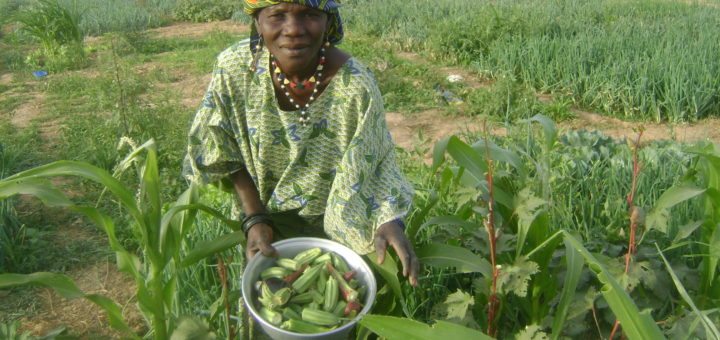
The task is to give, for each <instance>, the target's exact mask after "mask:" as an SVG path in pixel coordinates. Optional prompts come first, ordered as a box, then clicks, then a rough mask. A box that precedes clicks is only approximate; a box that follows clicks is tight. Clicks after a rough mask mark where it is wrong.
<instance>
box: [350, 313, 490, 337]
mask: <svg viewBox="0 0 720 340" xmlns="http://www.w3.org/2000/svg"><path fill="white" fill-rule="evenodd" d="M360 324H361V325H362V326H364V327H367V328H369V329H370V330H372V331H373V332H374V333H375V334H377V335H379V336H381V337H384V338H386V339H387V340H435V339H437V340H447V339H453V340H492V339H493V338H491V337H489V336H487V335H485V334H484V333H482V332H480V331H477V330H474V329H472V328H467V327H463V326H460V325H456V324H454V323H451V322H446V321H437V322H435V324H434V325H432V326H429V325H427V324H424V323H422V322H419V321H415V320H411V319H406V318H398V317H393V316H381V315H372V314H371V315H366V316H364V317H363V318H362V319H361V320H360Z"/></svg>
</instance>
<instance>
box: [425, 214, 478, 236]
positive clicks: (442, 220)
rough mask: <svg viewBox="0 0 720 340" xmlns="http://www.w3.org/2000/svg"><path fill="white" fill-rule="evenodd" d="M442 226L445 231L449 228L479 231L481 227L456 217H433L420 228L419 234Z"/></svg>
mask: <svg viewBox="0 0 720 340" xmlns="http://www.w3.org/2000/svg"><path fill="white" fill-rule="evenodd" d="M434 225H436V226H440V227H442V229H443V230H446V229H448V228H452V227H455V228H464V229H465V230H468V231H469V230H475V229H478V228H479V227H480V226H478V225H477V224H475V223H472V222H468V221H465V220H463V219H461V218H458V217H456V216H437V217H433V218H431V219H430V220H428V221H427V222H425V223H424V224H423V225H422V226H420V229H418V231H417V232H420V231H422V230H425V228H428V227H430V226H434Z"/></svg>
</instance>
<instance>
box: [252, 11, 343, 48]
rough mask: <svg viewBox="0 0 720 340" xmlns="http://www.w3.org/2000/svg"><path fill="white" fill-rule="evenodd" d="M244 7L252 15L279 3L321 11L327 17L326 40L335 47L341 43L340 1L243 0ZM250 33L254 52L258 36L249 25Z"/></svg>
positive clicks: (258, 39)
mask: <svg viewBox="0 0 720 340" xmlns="http://www.w3.org/2000/svg"><path fill="white" fill-rule="evenodd" d="M244 1H245V5H244V6H243V9H244V10H245V13H247V14H250V15H254V14H255V13H257V12H258V11H259V10H261V9H263V8H265V7H270V6H273V5H277V4H279V3H281V2H289V3H294V4H300V5H305V6H308V7H312V8H314V9H317V10H321V11H323V12H325V13H327V14H328V15H329V19H330V29H329V31H328V32H327V40H328V42H330V43H331V44H333V45H335V44H337V43H339V42H340V41H342V38H343V35H344V32H343V25H342V19H340V12H339V11H338V8H340V0H244ZM251 27H252V32H251V33H250V48H251V49H252V51H253V52H254V51H255V50H256V48H257V46H258V44H259V43H260V35H259V34H258V32H257V29H256V28H255V25H251Z"/></svg>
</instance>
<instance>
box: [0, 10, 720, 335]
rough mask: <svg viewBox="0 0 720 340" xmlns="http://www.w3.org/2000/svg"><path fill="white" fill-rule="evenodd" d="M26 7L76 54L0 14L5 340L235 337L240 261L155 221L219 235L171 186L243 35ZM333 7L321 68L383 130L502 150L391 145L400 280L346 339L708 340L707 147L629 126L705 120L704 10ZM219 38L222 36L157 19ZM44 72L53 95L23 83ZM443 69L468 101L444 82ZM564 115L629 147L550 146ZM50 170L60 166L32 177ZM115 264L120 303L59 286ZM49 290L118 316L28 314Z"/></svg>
mask: <svg viewBox="0 0 720 340" xmlns="http://www.w3.org/2000/svg"><path fill="white" fill-rule="evenodd" d="M47 3H48V4H59V5H60V7H58V8H64V9H67V10H68V12H67V13H69V17H71V18H74V19H73V20H74V22H75V24H73V25H74V27H76V28H77V29H78V32H80V34H81V37H85V38H84V40H82V39H81V40H80V41H74V40H72V39H70V38H66V37H67V36H71V34H66V35H63V34H55V33H60V32H61V31H63V32H64V30H65V29H66V27H68V23H67V22H66V21H63V20H61V19H58V17H57V16H55V17H52V16H44V15H45V14H43V13H47V12H42V11H40V12H38V11H37V9H36V8H37V7H33V6H34V5H33V4H35V2H34V1H30V0H0V10H2V16H1V17H0V26H1V27H2V30H0V289H1V290H0V338H2V339H5V338H8V339H21V337H20V336H21V334H22V333H23V332H25V331H30V330H31V329H32V330H33V331H34V332H35V333H34V334H32V336H35V337H41V336H43V335H45V334H48V332H50V331H51V330H52V329H55V330H56V331H57V332H58V333H62V334H63V335H62V336H68V337H71V338H72V337H76V338H82V339H88V338H90V339H93V338H127V337H130V338H154V339H166V338H169V336H170V334H172V332H173V331H175V330H176V328H178V327H180V325H182V327H189V328H192V329H196V330H203V329H204V327H206V326H207V327H208V330H209V331H211V332H212V333H214V334H215V335H217V337H219V338H231V335H235V338H238V337H239V338H243V337H242V336H244V335H247V333H248V332H251V329H250V327H248V322H247V320H244V319H243V318H244V317H245V318H246V317H247V316H246V315H245V314H244V313H243V311H242V308H241V307H240V306H239V303H238V301H240V297H239V289H240V287H239V280H238V279H237V278H238V277H239V276H240V275H241V270H242V268H243V262H244V259H243V255H242V252H239V251H237V249H235V248H232V247H230V248H228V247H224V248H222V249H220V248H218V249H217V250H219V251H217V252H214V251H211V250H215V249H210V248H211V247H208V246H207V243H206V242H211V241H212V240H214V239H216V238H218V237H223V236H225V237H234V238H235V239H234V240H235V243H237V242H239V241H240V239H239V238H237V237H239V236H237V235H238V234H234V233H233V229H232V227H233V225H232V223H229V224H227V223H223V222H220V221H219V220H218V219H217V216H215V217H213V216H211V215H209V214H206V213H200V212H198V213H197V215H193V214H194V213H195V212H192V213H190V212H189V213H188V214H187V215H183V216H184V217H190V218H185V219H172V220H171V219H167V220H165V221H166V222H167V223H168V226H169V228H170V229H169V230H170V231H167V230H166V231H164V232H160V231H159V227H158V226H159V225H160V223H161V221H163V219H162V218H161V216H162V215H163V214H167V213H168V212H173V211H174V210H173V206H175V207H176V208H175V209H178V208H177V207H178V206H181V205H184V204H188V203H198V204H204V205H207V206H209V207H212V208H214V209H216V210H217V211H218V212H219V214H220V215H221V216H230V209H231V208H230V206H229V201H230V196H228V195H227V194H226V193H224V192H222V191H220V190H217V189H215V188H199V189H197V190H198V191H197V192H194V193H189V192H187V191H186V189H187V188H188V185H187V183H186V182H185V180H184V179H182V178H181V177H180V170H181V161H182V157H183V156H184V153H185V147H184V146H183V145H185V144H186V137H185V136H186V132H187V129H188V124H189V122H190V120H191V118H192V116H193V114H194V109H195V107H196V106H197V104H198V103H199V102H200V99H201V98H200V96H199V95H198V93H199V94H202V91H203V88H204V86H205V85H206V84H205V83H207V81H208V77H207V74H209V72H210V71H211V69H212V65H213V62H214V57H215V55H217V53H219V51H221V50H223V49H224V48H225V47H227V46H229V45H230V44H232V43H233V42H235V41H237V40H239V39H243V38H245V37H246V35H247V34H248V33H247V32H248V28H247V26H246V25H247V24H246V23H247V19H246V18H244V17H243V14H242V13H241V12H239V11H238V8H239V7H236V6H237V2H232V1H225V0H206V1H196V2H188V1H175V0H153V1H150V0H146V1H130V0H128V1H106V2H95V1H86V0H77V1H70V0H61V1H59V3H56V2H54V1H47ZM344 3H345V4H344V8H343V9H342V14H343V17H344V19H345V22H346V25H347V26H346V30H347V32H348V34H347V36H346V39H345V41H344V42H343V44H342V45H341V48H343V49H345V50H347V51H348V52H350V53H351V54H353V55H354V56H356V57H357V58H359V59H361V60H363V62H365V63H366V64H367V65H368V66H370V67H371V69H372V70H373V72H374V73H375V75H376V78H377V80H378V82H379V85H380V88H381V91H382V93H383V97H384V100H385V107H386V109H387V110H388V112H393V113H399V114H401V115H404V116H407V117H415V116H414V115H416V114H419V113H423V112H428V111H432V112H435V113H436V119H438V120H443V119H444V120H453V119H461V118H466V117H471V116H472V117H478V118H477V119H478V120H481V121H484V122H485V123H486V124H487V130H488V131H498V129H500V128H502V131H503V133H502V134H499V133H498V134H484V133H474V134H471V133H457V134H456V135H455V136H450V135H446V136H440V137H441V138H438V139H439V140H436V139H425V138H424V136H423V135H422V133H423V132H422V131H418V132H417V133H418V134H419V136H418V137H419V138H418V142H413V143H414V144H413V145H414V147H413V148H411V149H400V148H398V150H397V152H398V154H399V156H400V159H401V163H402V166H403V169H404V171H405V174H406V175H407V176H408V178H409V179H410V180H411V181H412V183H413V185H414V187H415V190H416V198H415V201H414V203H413V212H412V214H411V215H410V216H409V217H408V218H407V221H406V222H407V230H406V232H407V234H408V236H409V237H410V240H411V242H412V243H413V245H414V247H415V249H416V251H417V253H418V255H419V257H420V258H421V262H422V264H423V268H422V274H421V277H420V285H419V286H418V287H411V286H410V285H408V284H407V283H406V282H405V280H404V279H403V278H402V275H401V274H400V273H398V272H397V270H398V267H397V266H396V265H394V262H395V263H399V262H397V259H395V261H388V262H386V265H385V266H384V267H383V269H378V270H379V271H378V274H380V273H383V275H382V277H383V280H382V282H383V285H382V286H381V287H380V288H381V292H380V293H379V294H378V299H377V301H376V304H375V306H374V308H373V312H372V313H373V314H374V315H375V316H373V317H369V318H366V319H364V320H363V321H362V323H361V324H362V327H359V328H358V330H357V331H356V333H355V334H353V337H354V338H356V339H367V338H373V337H375V336H374V335H370V334H371V333H373V332H374V333H375V334H377V335H379V336H381V337H385V338H387V339H401V338H402V339H403V340H405V339H408V337H409V338H413V339H415V338H417V339H441V338H445V337H448V336H455V337H461V338H462V336H461V333H460V332H465V333H462V334H467V339H479V338H482V337H483V336H485V335H486V334H489V335H491V336H492V337H494V338H498V339H546V338H550V339H578V338H582V339H600V338H602V339H608V338H609V337H610V335H611V333H616V334H615V337H614V338H615V339H619V338H620V337H621V335H620V334H621V333H622V334H624V336H625V337H627V338H629V339H658V338H661V337H662V336H664V337H665V338H668V339H720V332H718V329H717V325H718V324H720V279H719V278H718V274H720V269H719V268H720V266H719V262H718V261H720V255H719V254H718V249H720V213H719V211H720V209H719V208H718V207H720V146H718V144H714V143H713V142H710V141H705V142H697V143H694V144H687V143H680V142H678V141H674V140H660V141H646V139H644V138H645V136H643V137H640V138H639V137H638V135H639V134H640V133H641V132H642V123H645V124H648V125H650V124H658V123H660V124H664V123H673V124H674V123H679V122H686V123H690V122H694V123H696V124H698V125H703V124H710V123H709V122H711V121H714V120H715V119H717V118H720V117H719V116H720V78H719V77H718V71H720V59H718V58H717V56H718V55H720V40H718V39H717V38H716V37H717V36H720V7H719V6H717V3H714V2H712V1H708V2H692V1H690V2H685V1H670V0H663V1H661V0H644V1H581V0H575V1H570V0H556V1H547V2H538V1H525V0H499V1H477V0H456V1H449V0H444V1H426V0H422V1H421V0H418V1H412V2H410V1H400V0H385V1H379V0H356V1H345V2H344ZM27 14H32V15H31V16H30V18H33V19H42V20H46V19H47V20H46V21H42V22H43V24H42V25H41V27H45V28H47V27H55V29H54V30H52V29H50V30H48V29H44V30H40V31H38V32H37V33H32V30H30V28H31V27H29V24H30V23H31V22H37V20H34V21H33V20H30V21H28V20H26V21H25V22H26V24H25V30H23V24H18V23H17V22H16V20H15V19H19V18H28V17H27V16H26V17H23V15H27ZM231 17H232V18H235V20H238V21H230V22H227V21H225V22H222V23H219V24H222V26H217V27H223V28H225V30H224V29H223V28H214V29H210V28H207V27H211V26H210V25H212V24H208V25H207V26H203V25H198V26H191V24H189V23H183V24H178V22H179V21H181V20H180V19H181V18H182V19H186V20H188V19H192V20H196V21H206V20H209V19H229V18H231ZM171 23H175V24H176V26H170V27H163V26H165V25H169V24H171ZM73 25H70V26H73ZM157 27H161V28H160V29H159V30H155V31H147V30H148V29H151V28H157ZM230 28H232V29H230ZM195 30H202V32H203V33H202V34H193V32H194V31H195ZM40 69H43V70H46V71H48V73H49V75H48V76H47V77H44V78H40V79H35V78H34V77H33V72H34V71H37V70H40ZM447 69H455V70H457V69H460V70H462V72H463V74H464V75H465V76H466V78H467V79H473V80H477V81H476V83H473V82H470V81H465V82H459V83H451V82H449V81H448V79H447ZM438 89H440V90H442V91H449V92H450V93H452V94H453V95H455V96H457V97H458V98H459V99H461V100H462V101H463V102H464V103H463V104H461V105H453V104H448V103H447V101H446V99H444V97H443V95H442V94H440V93H439V92H441V91H440V90H438ZM542 97H548V98H550V100H541V99H540V98H542ZM578 110H588V111H592V112H597V113H601V114H603V115H606V116H610V117H618V118H622V119H626V120H628V121H631V122H632V124H634V125H633V126H637V127H638V130H637V132H636V133H633V134H631V135H628V136H627V138H626V139H613V138H610V137H608V136H606V135H605V134H603V133H602V132H600V131H588V130H567V129H564V128H563V126H565V124H566V122H568V121H569V120H571V119H572V118H573V117H574V116H575V114H576V112H577V111H578ZM409 119H412V118H409ZM588 127H592V126H588ZM435 137H438V136H436V135H433V138H435ZM638 138H639V140H640V143H639V144H638V143H637V142H636V139H638ZM151 139H153V140H154V142H155V143H154V144H145V145H143V143H144V142H146V141H149V140H151ZM715 143H717V141H715ZM133 151H137V152H135V153H134V154H133ZM131 154H132V155H133V156H132V157H130V158H127V159H126V157H128V156H129V155H131ZM427 158H431V159H432V162H425V161H424V160H425V159H427ZM61 160H69V161H73V162H81V163H70V162H64V163H63V162H61V163H52V162H57V161H61ZM123 160H125V161H123ZM50 163H52V164H54V165H50V166H48V167H45V168H37V167H38V166H43V165H45V164H50ZM429 163H432V164H429ZM33 169H34V170H33ZM23 171H30V172H29V173H28V172H25V173H21V172H23ZM18 173H21V174H20V175H17V174H18ZM11 176H14V177H11ZM8 177H10V179H5V180H3V179H4V178H8ZM46 177H47V178H50V180H45V179H44V178H46ZM113 178H114V179H113ZM53 187H56V188H59V189H60V191H54V190H52V189H51V188H53ZM491 188H492V189H491ZM15 193H23V194H25V195H22V196H17V195H14V194H15ZM31 195H35V196H38V197H39V198H41V200H36V199H32V198H30V196H31ZM65 197H67V198H68V199H69V200H70V201H72V204H71V203H70V202H69V201H66V200H65V199H64V198H65ZM490 202H492V204H490ZM226 222H227V221H226ZM98 227H99V229H98ZM67 235H81V237H80V236H79V237H69V236H67ZM148 235H150V236H148ZM198 249H200V250H198ZM203 249H210V250H206V251H204V252H203ZM629 249H633V251H632V254H631V255H632V256H631V261H629V262H626V254H627V253H628V251H629ZM198 254H200V255H207V256H200V255H198ZM661 255H662V256H661ZM370 258H372V256H370ZM116 259H120V260H119V261H118V269H113V272H114V273H117V272H118V271H119V272H122V273H123V274H119V273H118V275H122V276H119V277H123V278H124V281H123V282H124V287H126V288H127V289H128V290H130V291H131V295H132V297H131V298H129V300H128V298H124V299H123V300H118V299H119V298H118V297H117V296H116V295H115V291H114V290H109V289H108V292H107V295H108V296H109V297H110V298H113V299H116V300H117V301H115V302H112V301H111V300H103V299H102V298H98V297H95V296H94V295H93V296H89V295H85V293H87V292H85V293H83V292H80V291H78V290H76V289H73V287H72V285H71V284H70V283H68V282H66V281H64V280H66V277H65V276H54V275H56V274H62V275H67V276H68V277H71V278H73V279H75V280H78V282H79V283H78V285H80V286H82V284H83V283H84V282H83V281H82V280H83V279H82V277H83V275H78V273H83V272H89V271H90V269H89V268H95V267H97V264H99V263H105V262H108V263H110V264H111V265H112V264H113V263H115V262H116ZM190 259H194V260H196V261H193V262H191V261H190ZM183 262H191V263H189V264H188V265H182V264H183ZM35 272H50V273H53V274H32V275H35V276H32V275H31V273H35ZM12 274H22V276H20V275H18V276H13V275H12ZM90 274H92V275H91V276H99V275H102V274H95V273H90ZM105 275H106V276H107V275H109V274H105ZM225 275H227V277H229V278H230V279H228V280H227V281H226V280H223V277H224V276H225ZM378 276H379V275H378ZM21 283H22V284H21ZM61 283H62V284H63V286H62V288H63V289H60V290H59V291H58V290H57V288H58V287H59V285H60V284H61ZM28 284H35V285H40V286H46V287H47V288H48V289H44V288H31V287H27V285H28ZM167 287H169V288H167ZM50 288H55V289H56V294H58V295H59V296H62V297H73V298H82V297H84V298H85V299H86V300H89V301H92V302H93V303H95V304H97V305H101V306H102V308H103V309H105V310H108V311H109V312H108V313H109V315H110V316H111V318H113V317H114V318H115V319H113V320H114V321H108V322H107V323H106V320H105V319H103V320H101V321H102V322H101V325H97V323H98V322H97V321H96V320H95V319H92V320H93V322H94V324H92V325H90V324H89V323H88V322H87V321H86V318H87V316H86V315H83V313H75V314H73V313H69V315H49V316H48V315H47V314H48V313H52V312H53V310H52V308H51V307H48V304H47V302H46V300H44V299H45V298H44V296H47V295H48V294H49V292H50ZM94 292H95V291H94V290H93V293H94ZM136 292H137V295H135V293H136ZM100 294H103V293H102V292H101V293H100ZM53 301H62V299H57V300H53ZM115 303H117V305H115ZM50 306H52V304H51V305H50ZM138 306H139V307H138ZM55 308H60V307H55ZM114 308H117V310H115V309H114ZM86 314H87V313H86ZM140 314H142V317H141V316H139V315H140ZM390 317H392V319H391V318H390ZM48 318H49V319H55V320H54V321H53V322H50V323H48V322H41V321H40V320H47V319H48ZM21 320H22V322H21ZM123 320H124V321H123ZM188 320H191V321H188ZM618 321H619V324H620V327H618V328H617V329H615V328H616V327H615V325H616V323H617V322H618ZM421 323H422V324H421ZM447 323H450V324H453V325H459V326H461V327H462V328H458V329H455V328H451V327H452V326H450V325H448V324H447ZM62 324H65V325H67V326H66V327H65V328H63V327H62V326H61V325H62ZM427 324H431V325H433V324H434V325H435V326H434V328H428V327H427V326H426V325H427ZM40 325H42V326H40ZM83 325H84V326H83ZM203 325H206V326H203ZM126 326H127V327H126ZM16 327H20V328H19V329H16ZM55 327H60V328H55ZM451 329H452V331H451ZM203 332H205V331H204V330H203ZM404 332H407V333H404ZM544 336H545V337H544Z"/></svg>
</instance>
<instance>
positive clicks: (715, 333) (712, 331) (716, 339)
mask: <svg viewBox="0 0 720 340" xmlns="http://www.w3.org/2000/svg"><path fill="white" fill-rule="evenodd" d="M655 248H657V251H658V254H660V257H661V258H662V260H663V262H665V267H666V268H667V270H668V273H670V277H672V279H673V282H674V283H675V288H677V290H678V293H680V296H681V297H682V298H683V300H685V303H687V304H688V305H689V306H690V308H692V310H693V312H695V314H696V315H697V316H698V318H700V321H701V322H702V324H703V327H705V334H706V335H707V336H708V339H712V340H720V331H719V330H718V328H717V326H715V324H714V323H713V322H712V320H710V318H708V317H707V315H705V314H704V313H703V312H701V311H700V309H699V308H697V306H696V305H695V302H693V300H692V299H691V298H690V295H689V294H688V292H687V290H685V287H684V286H683V284H682V282H680V278H678V276H677V275H676V274H675V271H674V270H673V269H672V267H671V266H670V263H669V262H668V261H667V259H666V258H665V254H663V252H662V251H661V250H660V247H659V246H658V245H657V243H656V244H655ZM710 336H711V337H710Z"/></svg>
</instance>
